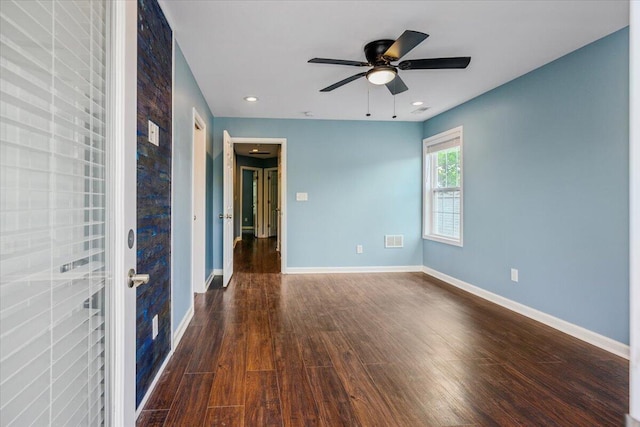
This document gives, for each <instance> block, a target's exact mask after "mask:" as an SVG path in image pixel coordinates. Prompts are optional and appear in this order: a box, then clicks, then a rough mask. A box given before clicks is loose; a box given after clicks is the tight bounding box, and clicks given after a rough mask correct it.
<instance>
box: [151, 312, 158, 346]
mask: <svg viewBox="0 0 640 427" xmlns="http://www.w3.org/2000/svg"><path fill="white" fill-rule="evenodd" d="M151 329H152V334H153V339H154V340H155V339H156V337H157V336H158V315H157V314H156V315H155V316H153V320H152V321H151Z"/></svg>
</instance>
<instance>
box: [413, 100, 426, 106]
mask: <svg viewBox="0 0 640 427" xmlns="http://www.w3.org/2000/svg"><path fill="white" fill-rule="evenodd" d="M422 104H424V102H422V101H413V102H412V103H411V105H413V106H415V107H417V106H418V105H422Z"/></svg>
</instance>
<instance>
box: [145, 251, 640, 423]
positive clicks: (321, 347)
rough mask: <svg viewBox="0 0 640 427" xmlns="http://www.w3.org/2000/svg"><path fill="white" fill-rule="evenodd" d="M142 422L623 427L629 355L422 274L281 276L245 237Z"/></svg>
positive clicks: (272, 260)
mask: <svg viewBox="0 0 640 427" xmlns="http://www.w3.org/2000/svg"><path fill="white" fill-rule="evenodd" d="M235 263H236V273H235V275H234V277H233V278H232V280H231V283H230V285H229V287H228V288H227V289H226V290H224V289H210V290H209V291H207V292H206V293H205V294H199V295H197V296H196V300H195V317H194V318H193V320H192V321H191V323H190V325H189V327H188V329H187V331H186V333H185V336H184V338H183V339H182V341H181V343H180V345H179V346H178V348H177V350H176V352H175V354H174V355H173V357H172V359H171V360H170V362H169V364H168V366H167V368H166V369H165V371H164V373H163V374H162V376H161V378H160V380H159V382H158V385H157V387H156V389H155V392H154V393H153V395H152V396H151V398H150V399H149V401H148V402H147V404H146V407H145V410H144V411H143V412H142V414H141V415H140V417H139V419H138V426H243V425H244V426H313V425H323V426H331V427H334V426H357V425H361V426H443V425H446V426H452V425H476V426H486V425H501V426H516V425H539V426H541V425H558V426H595V425H598V426H620V425H623V423H624V421H623V417H624V414H625V413H626V412H627V410H628V396H627V390H628V388H627V387H628V362H627V361H625V360H623V359H621V358H619V357H616V356H613V355H611V354H609V353H607V352H605V351H602V350H600V349H597V348H596V347H593V346H591V345H588V344H585V343H584V342H582V341H579V340H577V339H574V338H571V337H569V336H567V335H564V334H562V333H560V332H557V331H555V330H553V329H551V328H548V327H546V326H543V325H541V324H539V323H536V322H534V321H531V320H529V319H527V318H525V317H522V316H519V315H517V314H514V313H512V312H510V311H508V310H505V309H503V308H500V307H497V306H495V305H493V304H491V303H488V302H486V301H483V300H481V299H479V298H477V297H474V296H471V295H469V294H466V293H464V292H461V291H458V290H455V289H453V288H451V287H449V286H447V285H443V284H441V283H439V282H438V281H437V280H435V279H430V278H429V277H428V276H426V275H423V274H421V273H388V274H387V273H384V274H340V275H338V274H327V275H300V276H295V275H281V274H279V273H276V271H278V267H277V266H278V265H279V263H278V262H277V253H276V252H275V242H274V241H273V239H271V240H269V239H259V240H245V241H243V242H242V243H239V244H238V245H237V247H236V252H235Z"/></svg>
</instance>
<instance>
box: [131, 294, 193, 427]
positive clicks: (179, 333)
mask: <svg viewBox="0 0 640 427" xmlns="http://www.w3.org/2000/svg"><path fill="white" fill-rule="evenodd" d="M193 314H194V312H193V304H191V307H189V310H188V311H187V314H185V316H184V319H182V322H180V325H178V327H177V328H176V330H175V332H174V333H173V342H172V343H171V345H172V348H171V350H170V351H169V354H168V355H167V357H166V358H165V359H164V362H162V366H160V369H159V370H158V372H157V373H156V376H155V378H154V379H153V382H151V386H149V390H147V393H146V394H145V395H144V398H142V401H141V402H140V406H138V408H137V409H136V418H137V417H138V416H139V415H140V413H141V412H142V410H143V409H144V405H146V403H147V400H149V396H151V394H152V393H153V390H154V389H155V388H156V384H157V383H158V380H159V379H160V377H161V376H162V373H163V372H164V369H165V368H166V367H167V364H168V363H169V360H170V359H171V356H173V352H174V350H175V349H176V347H178V344H179V343H180V340H182V337H183V335H184V332H185V331H186V330H187V326H189V322H191V319H193Z"/></svg>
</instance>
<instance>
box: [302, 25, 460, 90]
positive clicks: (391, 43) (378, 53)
mask: <svg viewBox="0 0 640 427" xmlns="http://www.w3.org/2000/svg"><path fill="white" fill-rule="evenodd" d="M427 37H429V35H428V34H425V33H421V32H419V31H411V30H406V31H405V32H404V33H402V35H401V36H400V37H398V39H397V40H388V39H384V40H374V41H372V42H370V43H367V45H366V46H365V47H364V55H365V57H366V58H367V62H362V61H349V60H344V59H328V58H313V59H310V60H309V62H310V63H313V64H336V65H350V66H353V67H372V68H371V69H370V70H369V71H365V72H362V73H358V74H355V75H353V76H351V77H347V78H346V79H344V80H340V81H339V82H337V83H334V84H332V85H331V86H327V87H325V88H324V89H320V92H331V91H332V90H334V89H337V88H339V87H340V86H344V85H346V84H347V83H351V82H352V81H354V80H357V79H359V78H360V77H366V78H367V80H369V82H371V83H373V84H374V85H386V86H387V88H388V89H389V92H391V94H392V95H397V94H399V93H402V92H404V91H406V90H407V89H409V88H408V87H407V85H406V84H404V82H403V81H402V79H401V78H400V76H398V69H400V70H433V69H444V68H467V66H468V65H469V62H470V61H471V57H470V56H458V57H453V58H428V59H409V60H405V61H401V62H400V63H398V64H397V65H393V64H392V62H395V61H398V60H399V59H400V58H402V57H403V56H404V55H406V54H407V53H409V51H410V50H411V49H413V48H414V47H416V46H418V45H419V44H420V43H422V42H423V41H424V40H425V39H426V38H427Z"/></svg>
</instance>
